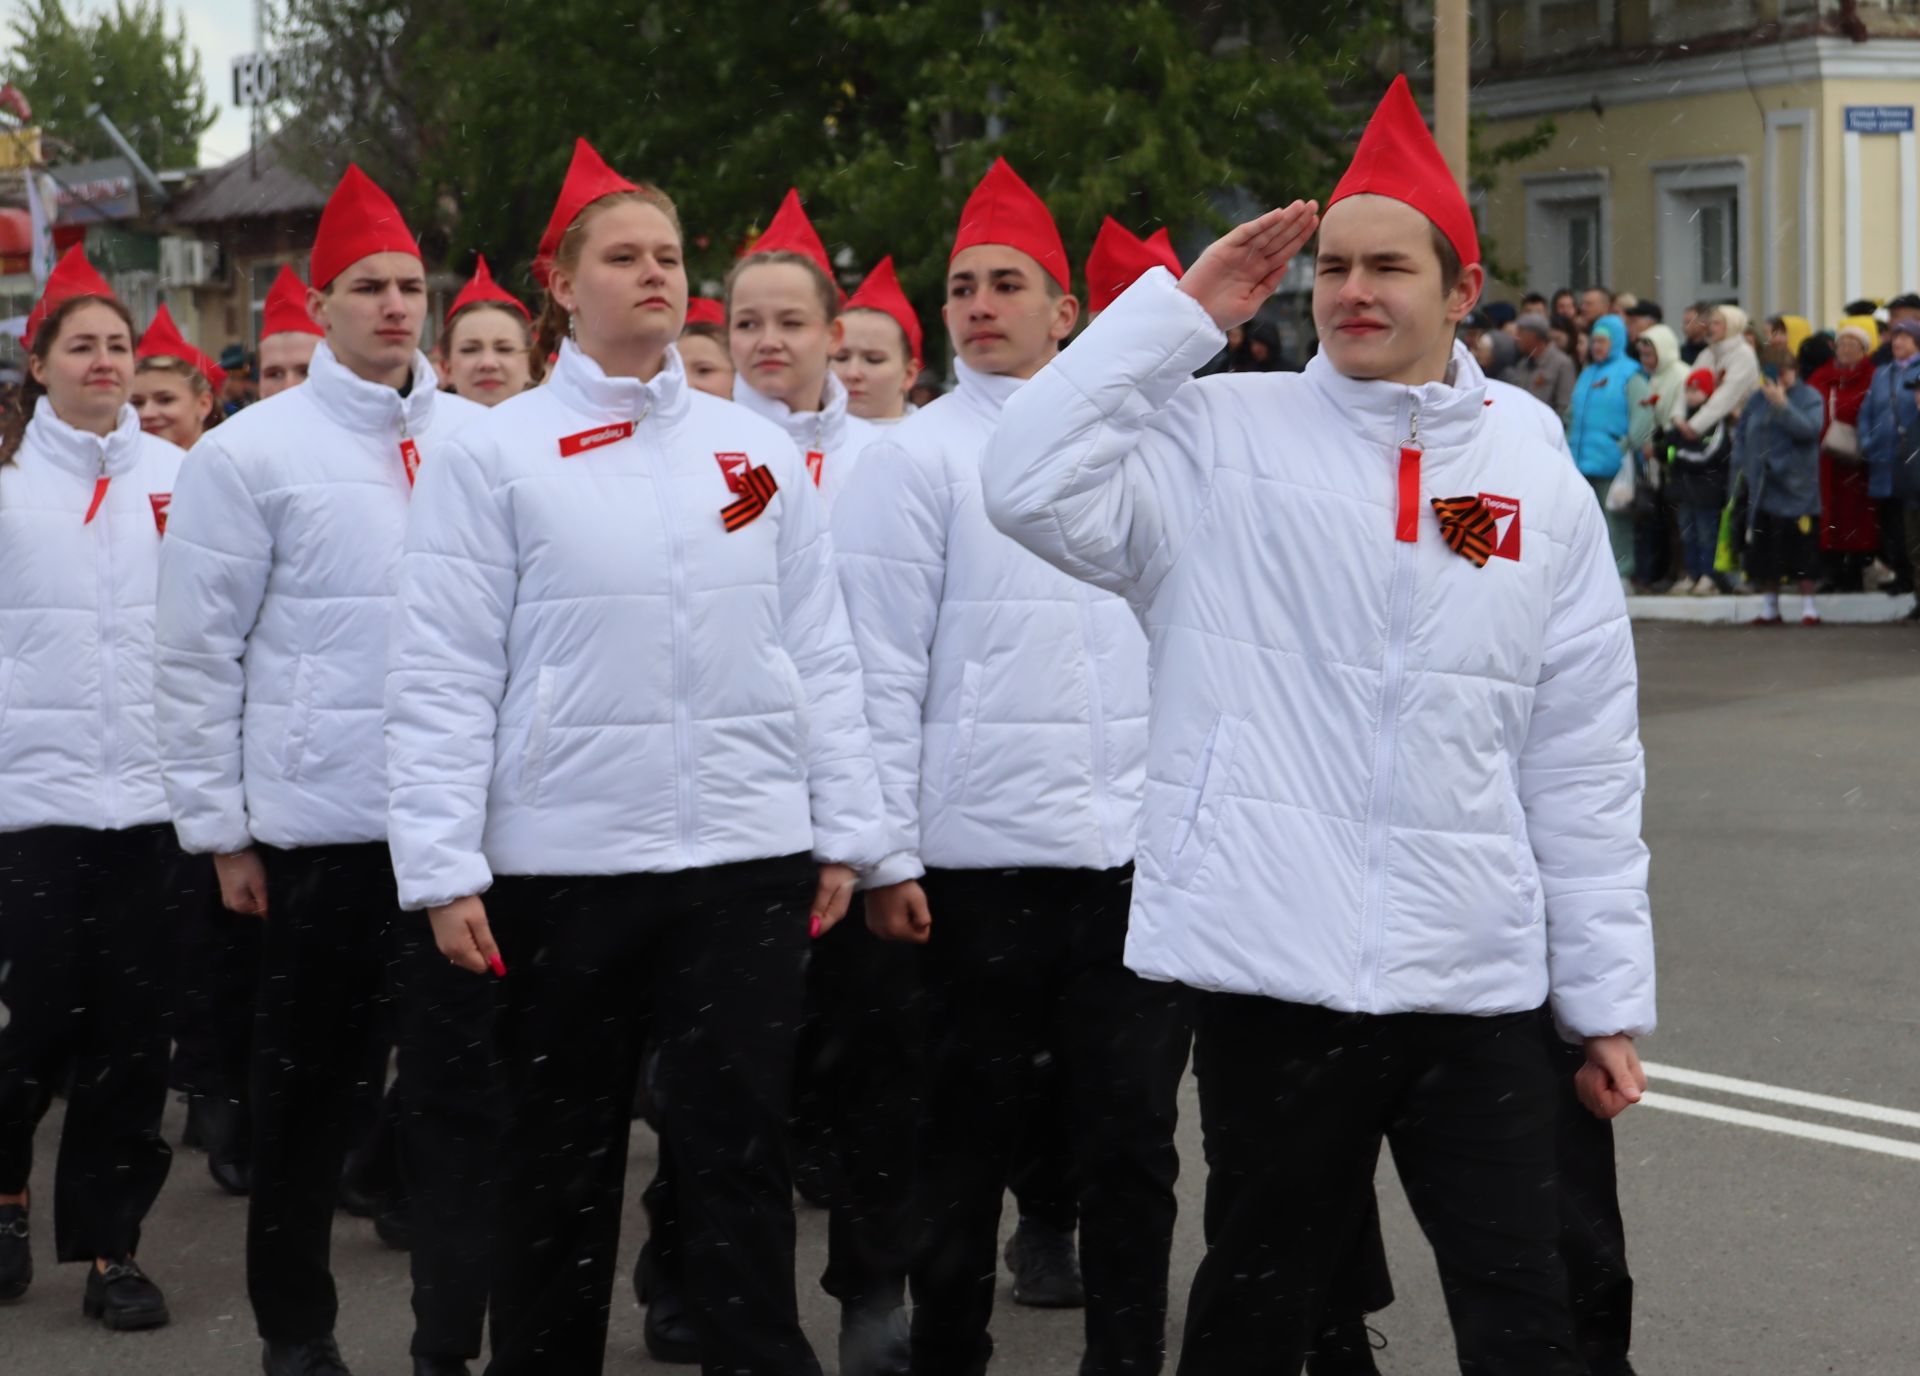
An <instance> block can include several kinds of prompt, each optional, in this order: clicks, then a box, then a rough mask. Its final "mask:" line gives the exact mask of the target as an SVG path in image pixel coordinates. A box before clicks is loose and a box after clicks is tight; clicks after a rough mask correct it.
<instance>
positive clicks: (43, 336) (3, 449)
mask: <svg viewBox="0 0 1920 1376" xmlns="http://www.w3.org/2000/svg"><path fill="white" fill-rule="evenodd" d="M94 304H99V305H102V306H106V307H108V308H109V309H110V310H112V311H113V313H114V314H115V315H117V316H119V317H120V319H121V321H122V322H123V323H124V324H125V325H126V327H127V343H128V344H129V346H131V344H132V343H133V313H132V312H131V311H129V310H128V309H127V308H126V307H125V306H123V305H121V304H120V302H118V301H117V300H115V299H114V298H113V297H111V296H69V297H68V298H67V299H66V300H65V301H62V302H61V303H60V304H59V305H57V306H55V307H54V308H53V309H52V310H51V311H49V312H48V313H47V318H46V319H45V320H43V321H41V322H40V331H39V333H37V334H36V335H34V337H33V346H32V347H31V348H29V349H28V350H27V356H28V357H29V358H37V359H39V360H40V361H41V362H42V363H44V362H46V361H47V355H48V354H50V353H52V352H53V346H54V344H55V343H57V342H58V341H59V338H60V331H61V330H62V329H63V328H65V326H66V323H67V321H68V320H69V319H70V318H71V317H72V315H73V313H74V312H75V311H77V310H79V309H80V308H81V307H82V306H91V305H94ZM46 394H47V389H46V387H45V386H43V385H42V384H41V383H40V382H39V381H38V380H37V379H35V377H34V375H33V369H31V368H29V369H27V377H26V381H24V382H22V383H21V384H20V395H19V397H18V398H17V399H16V401H15V403H14V404H15V406H16V407H17V408H18V409H17V410H15V411H14V412H13V414H11V415H9V416H7V417H6V418H5V420H4V422H0V464H7V463H12V462H13V456H14V455H15V454H17V453H19V452H20V442H21V441H22V440H24V439H25V438H26V437H27V422H28V421H30V420H32V419H33V409H34V407H35V406H36V405H38V404H39V401H40V398H41V397H43V396H45V395H46Z"/></svg>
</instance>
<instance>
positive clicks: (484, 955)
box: [427, 894, 507, 975]
mask: <svg viewBox="0 0 1920 1376" xmlns="http://www.w3.org/2000/svg"><path fill="white" fill-rule="evenodd" d="M427 917H428V918H429V920H431V921H432V923H433V941H434V944H435V945H436V946H438V947H439V948H440V954H441V955H443V956H445V957H446V958H447V959H448V960H450V961H452V962H453V963H454V964H455V965H458V966H459V967H460V968H461V969H462V970H468V971H471V972H472V973H473V974H476V975H484V974H486V973H487V971H489V970H491V971H493V973H494V974H495V975H504V974H506V973H507V967H506V965H505V963H504V962H503V961H502V960H501V959H500V948H499V947H498V946H496V945H494V944H493V928H492V927H490V926H488V925H487V905H486V904H484V903H482V902H481V901H480V895H478V894H473V895H471V896H469V897H467V898H456V899H454V900H453V902H451V903H448V904H446V905H445V906H444V907H439V908H428V909H427Z"/></svg>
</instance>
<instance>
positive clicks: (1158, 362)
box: [1052, 267, 1227, 415]
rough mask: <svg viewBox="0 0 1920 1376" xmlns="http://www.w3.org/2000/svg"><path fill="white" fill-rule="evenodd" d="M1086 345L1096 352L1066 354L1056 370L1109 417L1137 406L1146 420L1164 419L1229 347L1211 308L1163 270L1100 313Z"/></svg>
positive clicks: (1151, 272)
mask: <svg viewBox="0 0 1920 1376" xmlns="http://www.w3.org/2000/svg"><path fill="white" fill-rule="evenodd" d="M1081 339H1082V341H1087V340H1091V341H1094V342H1093V346H1092V347H1091V348H1085V349H1081V350H1080V351H1079V352H1078V353H1076V352H1075V351H1074V350H1073V349H1066V350H1063V351H1062V352H1061V354H1060V356H1059V357H1058V358H1057V359H1055V360H1054V362H1053V365H1052V366H1053V367H1055V368H1058V369H1059V370H1060V371H1061V372H1062V373H1064V374H1065V375H1066V376H1067V377H1069V378H1071V379H1072V380H1073V384H1074V386H1076V387H1078V388H1079V389H1080V391H1081V392H1082V393H1083V394H1084V395H1085V396H1086V397H1087V398H1088V400H1090V401H1092V402H1093V404H1094V405H1095V406H1096V407H1098V408H1099V410H1100V411H1101V412H1102V413H1103V414H1106V415H1113V414H1114V413H1115V412H1117V411H1119V410H1120V409H1121V408H1122V407H1123V406H1126V405H1128V404H1129V403H1131V404H1133V405H1135V406H1138V407H1141V408H1142V411H1143V413H1151V412H1154V411H1158V410H1159V409H1160V408H1161V407H1163V406H1165V405H1166V404H1167V402H1168V401H1169V400H1170V399H1171V398H1172V396H1173V394H1174V393H1175V392H1176V391H1178V390H1179V388H1180V386H1181V385H1182V384H1183V383H1185V382H1188V381H1190V380H1191V379H1192V377H1193V370H1194V369H1195V368H1198V367H1199V366H1200V365H1201V364H1203V363H1205V362H1206V361H1207V360H1208V359H1210V358H1212V357H1213V356H1214V355H1215V354H1217V353H1219V352H1220V350H1221V349H1223V348H1225V347H1226V343H1227V336H1226V334H1225V333H1224V332H1223V331H1222V330H1221V329H1220V327H1219V326H1218V325H1216V324H1214V323H1213V317H1212V316H1210V315H1208V314H1207V308H1206V307H1205V306H1202V305H1201V304H1200V303H1199V302H1198V301H1196V300H1194V299H1193V298H1192V297H1191V296H1188V295H1187V294H1186V293H1185V292H1183V291H1181V290H1180V284H1179V282H1178V281H1176V280H1175V278H1174V275H1173V274H1172V273H1170V272H1168V271H1167V270H1166V269H1165V268H1160V267H1156V268H1150V269H1148V271H1147V272H1146V274H1145V275H1144V276H1142V277H1141V278H1140V280H1139V281H1137V282H1135V283H1134V284H1133V285H1132V286H1130V287H1128V288H1127V289H1126V290H1125V291H1124V292H1122V293H1121V294H1120V298H1119V300H1117V301H1115V302H1114V303H1113V305H1111V306H1109V307H1108V308H1107V309H1106V310H1104V311H1102V312H1100V318H1099V319H1098V320H1096V321H1094V322H1093V323H1092V324H1091V325H1089V326H1087V331H1086V334H1085V335H1083V336H1082V337H1081ZM1076 342H1081V341H1076Z"/></svg>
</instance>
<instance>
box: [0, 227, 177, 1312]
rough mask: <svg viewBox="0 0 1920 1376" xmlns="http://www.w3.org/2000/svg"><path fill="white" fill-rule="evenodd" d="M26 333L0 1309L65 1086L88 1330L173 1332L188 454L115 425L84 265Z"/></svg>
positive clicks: (8, 459)
mask: <svg viewBox="0 0 1920 1376" xmlns="http://www.w3.org/2000/svg"><path fill="white" fill-rule="evenodd" d="M78 253H79V250H77V249H76V250H74V255H76V256H70V257H69V258H68V259H66V260H64V261H63V262H62V263H61V264H60V266H59V267H58V268H57V269H56V270H55V272H54V274H53V275H52V277H50V278H49V280H48V285H47V295H46V297H45V298H44V299H43V301H42V303H41V306H40V307H39V308H38V309H36V310H35V312H34V314H33V316H31V317H29V320H28V331H27V337H28V341H29V342H28V360H27V366H28V372H29V378H28V382H27V385H26V388H25V396H24V415H23V416H22V417H21V418H20V419H19V420H18V421H16V422H15V424H14V426H13V427H11V428H10V430H9V432H8V433H7V434H6V435H5V436H4V438H0V1003H4V1004H5V1005H6V1007H7V1011H8V1017H9V1020H8V1022H7V1025H6V1026H5V1027H4V1028H0V1300H12V1299H18V1298H20V1297H21V1296H22V1295H24V1294H25V1293H26V1291H27V1288H28V1285H29V1284H30V1282H31V1281H32V1277H33V1265H32V1259H31V1257H30V1255H29V1252H28V1247H27V1205H28V1199H27V1175H28V1172H29V1171H30V1169H31V1167H32V1164H33V1137H34V1129H35V1128H36V1127H37V1126H38V1124H39V1122H40V1118H41V1115H42V1114H44V1113H45V1112H46V1110H47V1106H48V1104H49V1103H50V1102H51V1101H52V1097H53V1091H54V1086H55V1083H56V1081H57V1080H58V1079H59V1078H60V1077H61V1076H62V1075H63V1074H64V1073H65V1072H68V1071H71V1072H72V1077H71V1089H70V1092H69V1096H68V1101H67V1112H66V1120H65V1125H64V1127H63V1130H62V1133H61V1140H60V1155H59V1160H58V1163H57V1165H56V1166H55V1168H54V1177H53V1207H54V1248H55V1255H56V1257H57V1258H58V1259H59V1260H60V1261H63V1262H87V1263H90V1265H89V1266H88V1271H87V1284H86V1292H85V1298H84V1301H83V1308H84V1312H85V1313H86V1315H87V1316H88V1317H89V1318H94V1319H99V1320H101V1321H102V1322H103V1323H104V1324H105V1325H106V1326H107V1327H109V1328H116V1329H130V1328H152V1327H155V1326H157V1325H160V1324H164V1323H166V1322H167V1305H166V1300H165V1299H164V1297H163V1296H162V1295H161V1293H160V1290H159V1287H158V1286H156V1285H154V1283H153V1282H152V1281H151V1280H149V1279H147V1277H146V1276H145V1275H144V1274H143V1273H142V1272H141V1269H140V1267H139V1265H138V1263H136V1262H135V1260H134V1254H135V1252H136V1251H138V1250H139V1246H140V1225H141V1223H142V1221H143V1220H144V1219H145V1217H146V1214H147V1211H148V1209H149V1208H151V1207H152V1205H153V1201H154V1199H155V1198H156V1197H157V1196H158V1195H159V1193H160V1187H161V1185H162V1184H163V1183H164V1182H165V1180H166V1178H167V1167H168V1162H169V1160H170V1159H171V1152H170V1151H169V1150H168V1148H167V1144H166V1142H165V1141H163V1140H162V1138H161V1136H160V1114H161V1110H162V1108H163V1107H164V1105H165V1102H166V1093H167V1025H166V1014H167V1009H168V992H169V990H170V989H171V983H170V981H169V979H168V969H169V967H170V965H171V953H172V950H173V933H174V930H175V928H176V926H177V924H178V922H179V920H180V918H181V909H182V906H183V899H182V897H181V895H180V893H179V889H180V887H181V885H182V883H183V881H184V879H185V877H186V871H185V868H184V866H183V865H182V863H181V862H182V857H181V855H180V852H179V848H178V847H177V846H176V845H175V844H174V840H173V831H172V828H171V827H169V826H168V825H167V803H166V797H165V795H164V794H163V792H162V791H161V787H160V772H159V768H158V765H157V762H156V759H155V753H154V739H153V708H152V700H153V601H154V583H155V578H156V570H157V568H158V564H159V552H160V541H161V537H162V534H163V533H164V531H165V529H166V520H167V507H168V502H169V499H170V497H171V494H172V491H173V481H174V476H175V474H176V473H177V472H178V471H179V467H180V458H181V454H180V450H179V449H178V448H176V447H175V446H174V445H172V444H169V443H167V442H166V441H165V440H162V439H158V438H156V437H154V436H152V435H148V434H144V433H142V431H141V429H140V418H139V416H138V415H137V414H136V413H135V412H134V409H133V407H131V406H130V405H128V404H127V396H128V392H129V390H130V388H131V385H132V382H133V367H134V359H133V322H132V320H131V319H130V318H129V316H128V314H127V310H126V307H124V306H122V305H121V304H120V303H119V302H118V301H116V300H114V299H113V296H112V294H111V292H110V291H109V289H108V287H107V285H106V283H105V282H104V281H102V280H101V279H100V278H99V276H98V275H97V274H95V273H94V271H93V269H92V268H90V267H88V266H87V265H86V261H85V259H84V257H79V256H77V255H78Z"/></svg>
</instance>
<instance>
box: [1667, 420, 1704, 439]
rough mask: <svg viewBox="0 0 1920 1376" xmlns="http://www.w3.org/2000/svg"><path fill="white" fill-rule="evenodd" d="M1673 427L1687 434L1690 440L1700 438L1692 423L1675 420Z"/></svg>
mask: <svg viewBox="0 0 1920 1376" xmlns="http://www.w3.org/2000/svg"><path fill="white" fill-rule="evenodd" d="M1673 428H1674V429H1676V430H1678V431H1679V432H1680V433H1681V434H1682V435H1684V436H1686V437H1687V438H1688V439H1690V440H1697V439H1699V438H1700V436H1698V435H1696V434H1695V433H1694V431H1693V427H1692V426H1691V425H1688V424H1687V423H1686V422H1685V421H1683V420H1677V421H1675V422H1674V423H1673Z"/></svg>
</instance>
